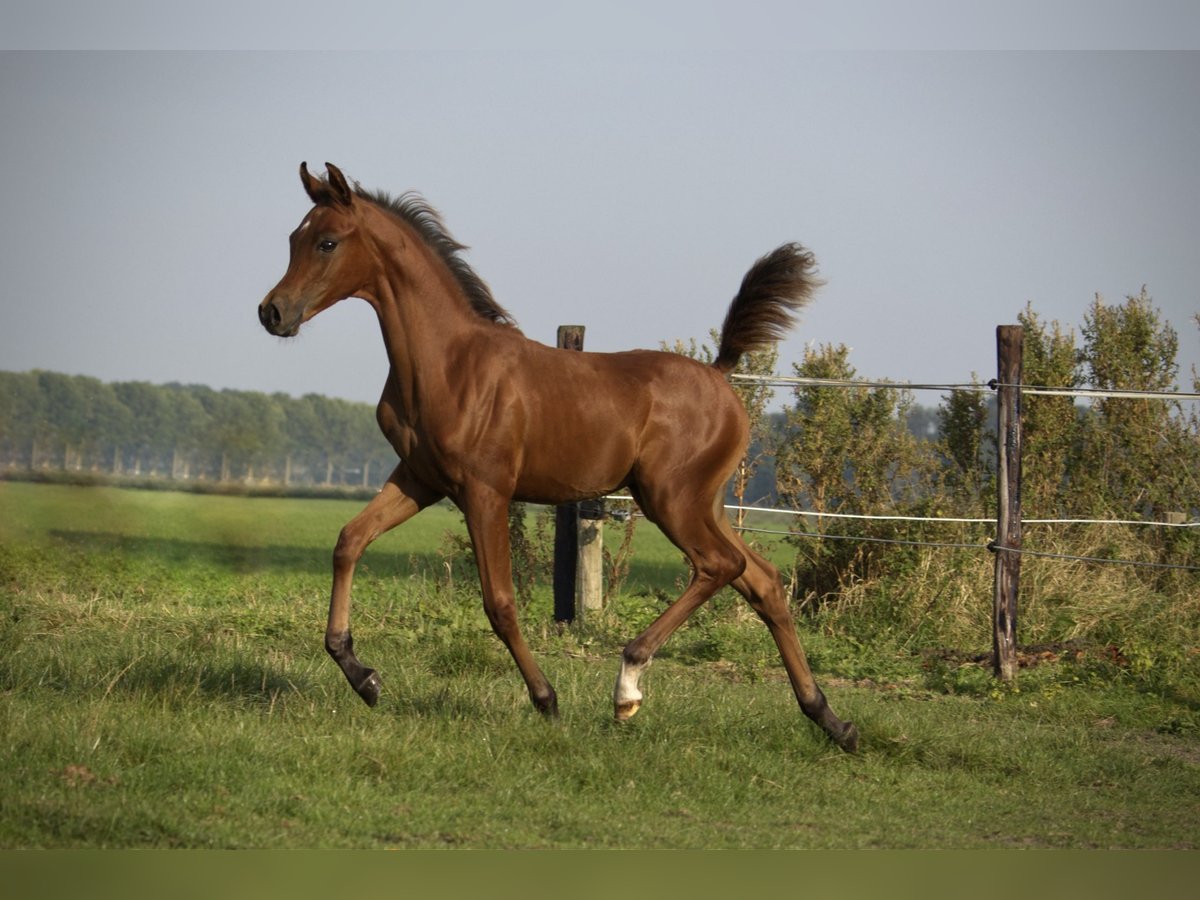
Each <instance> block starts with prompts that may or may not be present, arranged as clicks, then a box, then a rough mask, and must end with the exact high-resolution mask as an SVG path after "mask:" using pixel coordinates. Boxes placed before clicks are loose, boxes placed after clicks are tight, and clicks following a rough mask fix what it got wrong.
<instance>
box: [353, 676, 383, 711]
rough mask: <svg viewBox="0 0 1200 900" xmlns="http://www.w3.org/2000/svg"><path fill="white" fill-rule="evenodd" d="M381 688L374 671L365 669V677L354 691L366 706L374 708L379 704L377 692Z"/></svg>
mask: <svg viewBox="0 0 1200 900" xmlns="http://www.w3.org/2000/svg"><path fill="white" fill-rule="evenodd" d="M382 687H383V684H382V682H380V680H379V676H378V675H377V674H375V670H374V669H367V677H366V678H364V679H363V680H362V682H361V683H360V684H359V685H358V686H357V687H356V688H355V689H354V690H355V691H357V692H358V696H360V697H362V698H363V702H364V703H366V704H367V706H371V707H374V706H375V704H376V703H378V702H379V691H380V689H381V688H382Z"/></svg>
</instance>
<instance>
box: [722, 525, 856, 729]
mask: <svg viewBox="0 0 1200 900" xmlns="http://www.w3.org/2000/svg"><path fill="white" fill-rule="evenodd" d="M727 529H728V534H729V536H730V537H731V538H732V539H733V540H735V541H736V542H737V543H738V544H740V545H741V546H742V548H743V552H744V553H745V555H746V561H747V562H746V569H745V571H744V572H743V573H742V574H741V575H740V576H739V577H738V578H737V579H735V580H734V582H733V587H734V588H735V589H736V590H737V591H738V593H740V594H741V595H742V596H743V597H745V598H746V601H747V602H748V603H749V604H750V607H751V608H752V609H753V610H754V611H755V612H756V613H757V614H758V617H759V618H760V619H762V621H763V622H764V623H765V624H766V626H767V628H768V629H769V630H770V632H771V637H773V638H774V639H775V646H776V647H778V648H779V655H780V657H781V658H782V659H783V666H784V668H785V669H786V670H787V673H788V680H789V681H790V682H791V684H792V691H793V692H794V693H795V695H796V700H797V701H798V702H799V704H800V709H801V710H803V711H804V714H805V715H806V716H808V718H810V719H811V720H812V721H813V722H815V723H816V724H817V725H819V726H820V728H821V730H823V731H824V732H825V733H826V734H827V735H829V738H830V739H831V740H832V741H833V742H834V743H835V744H837V745H838V746H839V747H841V748H842V749H843V750H845V751H846V752H848V753H853V752H854V751H856V750H857V749H858V729H857V728H856V727H855V726H854V723H853V722H844V721H842V720H841V719H839V718H838V717H837V716H836V715H834V712H833V710H832V709H830V708H829V703H828V702H827V701H826V699H825V694H824V693H823V692H822V691H821V689H820V687H818V686H817V682H816V679H814V678H813V674H812V670H811V669H810V668H809V665H808V658H807V657H806V656H805V653H804V648H803V646H801V644H800V638H799V636H798V635H797V634H796V624H795V622H793V621H792V615H791V611H790V609H789V608H788V604H787V599H786V597H785V594H784V590H783V583H782V581H781V580H780V578H779V572H778V570H776V568H775V567H774V566H772V565H771V564H770V563H769V562H767V561H766V560H765V559H763V558H762V557H761V556H759V555H758V554H757V553H755V552H754V551H753V550H751V549H750V548H749V547H747V546H746V545H745V543H744V542H743V541H742V540H741V538H739V537H737V536H736V535H735V534H734V532H733V530H732V528H730V527H729V526H728V525H727Z"/></svg>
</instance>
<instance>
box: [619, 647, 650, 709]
mask: <svg viewBox="0 0 1200 900" xmlns="http://www.w3.org/2000/svg"><path fill="white" fill-rule="evenodd" d="M649 665H650V660H646V661H645V662H644V663H642V664H641V665H632V664H631V663H629V662H627V661H626V660H625V659H624V658H622V659H621V671H620V672H618V673H617V686H616V689H615V690H614V691H613V704H614V705H615V706H617V707H618V708H619V707H621V706H623V705H624V704H626V703H641V701H642V692H641V691H639V690H638V681H639V680H641V677H642V673H643V672H645V671H646V667H647V666H649Z"/></svg>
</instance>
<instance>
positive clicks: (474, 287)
mask: <svg viewBox="0 0 1200 900" xmlns="http://www.w3.org/2000/svg"><path fill="white" fill-rule="evenodd" d="M354 193H355V195H356V196H358V197H359V198H361V199H363V200H366V201H367V202H368V203H373V204H374V205H375V206H377V207H379V208H380V209H382V210H384V211H385V212H388V213H391V214H392V215H394V216H396V217H397V218H398V219H400V220H401V221H403V222H405V223H406V224H408V225H409V226H410V227H411V228H412V229H413V230H414V231H416V232H417V234H418V236H420V238H421V240H422V241H423V242H424V243H425V245H426V246H427V247H429V248H430V249H431V250H433V251H434V253H436V254H437V256H438V258H439V259H441V261H442V262H443V263H444V264H445V265H446V268H448V269H449V270H450V274H451V275H453V276H454V279H455V281H457V282H458V285H459V287H460V288H461V289H462V292H463V296H465V297H466V299H467V302H468V303H469V304H470V306H471V310H472V311H473V312H474V313H475V314H476V315H477V316H479V317H480V318H482V319H487V320H488V321H490V322H495V323H496V324H498V325H507V326H510V327H516V324H517V322H516V319H514V318H513V316H512V314H511V313H509V311H508V310H506V309H505V308H504V307H503V306H501V305H500V304H499V303H497V302H496V298H495V297H493V296H492V291H491V288H489V287H488V286H487V282H485V281H484V280H483V279H482V278H480V277H479V275H478V274H476V272H475V270H474V269H472V268H471V266H470V265H469V264H468V263H467V261H466V260H465V259H463V258H462V256H461V255H460V254H461V251H463V250H466V249H467V247H466V245H465V244H460V243H459V242H458V241H457V240H455V239H454V237H453V236H452V235H451V234H450V232H449V231H448V230H447V229H446V225H445V223H444V222H443V221H442V216H441V214H440V213H439V212H438V211H437V210H436V209H434V208H433V207H432V206H430V205H429V203H428V202H427V201H426V200H425V198H424V197H422V196H421V195H420V194H418V193H417V192H416V191H408V192H406V193H404V194H401V195H400V196H399V197H392V196H391V194H389V193H387V192H386V191H367V190H364V189H363V188H362V187H361V186H360V185H359V184H357V183H355V185H354Z"/></svg>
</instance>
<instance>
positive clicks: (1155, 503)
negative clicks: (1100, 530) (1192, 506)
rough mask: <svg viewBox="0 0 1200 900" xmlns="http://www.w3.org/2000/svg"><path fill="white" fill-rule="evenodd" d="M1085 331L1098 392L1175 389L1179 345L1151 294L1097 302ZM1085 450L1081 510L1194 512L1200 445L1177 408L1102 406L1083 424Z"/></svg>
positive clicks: (1078, 483)
mask: <svg viewBox="0 0 1200 900" xmlns="http://www.w3.org/2000/svg"><path fill="white" fill-rule="evenodd" d="M1082 332H1083V339H1084V345H1083V348H1082V349H1081V351H1080V353H1079V363H1080V366H1081V367H1082V370H1083V375H1084V378H1085V379H1086V380H1087V382H1089V383H1090V384H1091V385H1092V386H1093V387H1096V388H1099V389H1102V390H1104V389H1122V390H1135V391H1169V390H1172V389H1173V388H1174V384H1175V377H1176V374H1177V373H1178V365H1177V364H1176V360H1175V358H1176V354H1177V352H1178V348H1179V338H1178V335H1177V334H1176V332H1175V330H1174V329H1173V328H1172V327H1171V326H1170V324H1169V323H1167V322H1165V321H1164V320H1163V319H1162V317H1161V316H1160V314H1159V312H1158V310H1157V309H1155V307H1154V305H1153V302H1152V300H1151V298H1150V297H1149V295H1147V293H1146V291H1145V289H1144V288H1143V289H1142V291H1141V293H1140V294H1139V295H1138V296H1136V297H1134V296H1130V297H1127V298H1126V300H1125V302H1124V303H1122V304H1115V305H1108V304H1106V303H1105V302H1104V301H1103V299H1102V298H1101V297H1100V296H1099V295H1097V296H1096V298H1095V301H1094V302H1093V303H1092V306H1091V308H1090V309H1089V310H1088V313H1087V315H1086V316H1085V319H1084V325H1083V328H1082ZM1080 444H1081V446H1080V451H1079V457H1078V463H1077V466H1076V469H1075V471H1074V472H1073V473H1072V478H1071V483H1072V488H1073V493H1074V494H1075V496H1076V498H1077V501H1078V502H1080V503H1081V504H1089V505H1090V506H1091V507H1092V508H1093V509H1095V510H1096V511H1097V512H1102V511H1103V512H1109V511H1113V512H1120V513H1121V514H1123V515H1129V514H1131V513H1144V514H1154V513H1156V512H1161V511H1163V510H1166V509H1178V508H1186V504H1187V503H1188V492H1187V488H1188V484H1189V483H1190V482H1194V479H1195V476H1194V474H1193V473H1194V472H1195V458H1196V453H1195V440H1194V437H1193V436H1191V435H1189V434H1188V430H1187V427H1186V424H1185V421H1184V418H1183V416H1182V410H1181V408H1180V407H1179V404H1178V403H1177V402H1168V401H1164V400H1158V399H1138V398H1121V397H1115V398H1102V399H1098V400H1096V401H1095V403H1094V404H1093V405H1092V408H1091V412H1090V414H1089V415H1087V416H1085V417H1084V419H1083V422H1082V425H1081V441H1080ZM1192 502H1194V498H1193V499H1192Z"/></svg>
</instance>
